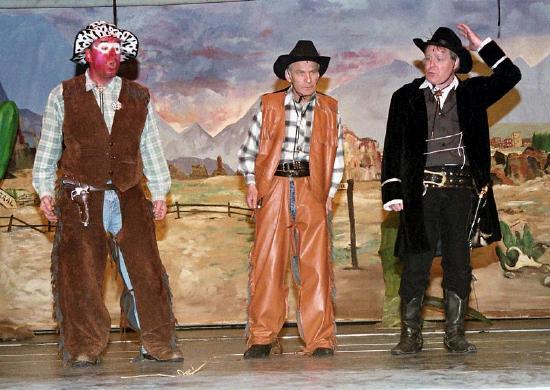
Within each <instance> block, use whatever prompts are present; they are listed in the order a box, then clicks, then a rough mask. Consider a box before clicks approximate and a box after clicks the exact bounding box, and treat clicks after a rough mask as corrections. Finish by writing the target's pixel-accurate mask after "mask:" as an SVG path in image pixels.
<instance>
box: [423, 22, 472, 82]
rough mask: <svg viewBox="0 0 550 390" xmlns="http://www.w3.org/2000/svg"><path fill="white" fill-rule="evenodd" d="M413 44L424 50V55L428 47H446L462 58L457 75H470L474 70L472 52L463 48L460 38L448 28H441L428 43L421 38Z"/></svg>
mask: <svg viewBox="0 0 550 390" xmlns="http://www.w3.org/2000/svg"><path fill="white" fill-rule="evenodd" d="M413 42H414V44H415V45H416V46H418V48H419V49H420V50H422V53H424V52H425V51H426V47H427V46H428V45H434V46H441V47H446V48H447V49H449V50H450V51H452V52H454V53H455V54H456V55H457V56H458V58H460V66H459V68H458V70H457V71H456V73H468V72H469V71H471V70H472V56H471V55H470V52H469V51H468V50H467V49H466V48H465V47H464V46H462V42H461V41H460V38H459V37H458V36H457V35H456V34H455V32H454V31H453V30H451V29H450V28H448V27H439V28H438V29H437V30H436V31H435V33H434V35H433V36H432V38H431V39H430V40H428V41H426V42H424V41H423V40H422V39H420V38H415V39H413Z"/></svg>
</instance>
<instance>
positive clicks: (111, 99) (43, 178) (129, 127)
mask: <svg viewBox="0 0 550 390" xmlns="http://www.w3.org/2000/svg"><path fill="white" fill-rule="evenodd" d="M137 51H138V40H137V38H136V36H135V35H134V34H132V33H131V32H129V31H126V30H122V29H120V28H118V27H117V26H115V25H113V24H110V23H106V22H103V21H97V22H94V23H91V24H90V25H88V26H87V27H86V28H84V29H82V30H81V31H80V32H79V33H78V34H77V36H76V39H75V43H74V52H73V58H72V61H74V62H76V63H79V64H82V65H86V64H87V65H88V69H87V70H86V72H85V73H84V74H82V75H80V76H77V77H74V78H72V79H70V80H67V81H64V82H63V83H61V84H60V85H58V86H57V87H56V88H54V89H53V90H52V92H51V93H50V96H49V98H48V103H47V105H46V108H45V110H44V120H43V126H42V135H41V139H40V143H39V145H38V149H37V153H36V159H35V164H34V167H33V185H34V187H35V189H36V191H37V192H38V194H39V196H40V209H41V210H42V211H43V212H44V215H45V216H46V218H47V219H48V220H49V221H51V222H57V223H58V224H57V230H56V236H55V241H54V246H53V250H52V285H53V290H54V291H53V295H54V309H55V318H56V321H57V323H58V326H59V330H60V342H59V349H60V351H61V353H62V356H63V363H64V364H65V365H71V366H73V367H85V366H91V365H95V364H97V363H99V362H100V358H101V355H102V353H103V352H104V350H105V348H106V347H107V343H108V339H109V331H110V329H111V319H110V318H109V313H108V311H107V308H106V307H105V305H104V303H103V296H102V294H103V279H104V271H105V262H106V259H107V247H108V245H107V243H109V247H110V248H111V255H112V258H113V259H114V260H115V261H116V263H117V265H118V267H119V271H120V274H121V275H122V279H123V281H124V284H125V289H124V293H123V295H122V299H121V305H122V307H123V308H124V311H125V314H126V315H127V317H128V322H129V323H130V326H131V327H132V328H133V329H134V330H136V331H139V332H140V336H141V344H142V346H141V349H140V356H141V357H143V358H145V359H149V360H156V361H163V362H168V361H169V362H181V361H183V357H182V354H181V351H180V350H179V349H178V347H177V345H176V338H175V320H174V316H173V313H172V302H171V293H170V288H169V286H168V276H167V275H166V271H165V269H164V267H163V265H162V262H161V259H160V257H159V252H158V248H157V242H156V237H155V225H154V222H153V220H154V219H155V220H160V219H163V218H164V217H165V216H166V201H165V196H166V193H167V192H168V191H169V189H170V173H169V171H168V167H167V164H166V159H165V158H164V155H163V152H162V146H161V143H160V138H159V134H158V128H157V125H156V120H155V118H154V111H153V107H152V105H151V102H150V96H149V91H148V90H147V89H146V88H145V87H143V86H141V85H139V84H137V83H135V82H133V81H129V80H126V79H123V78H120V77H118V76H117V72H118V70H119V67H120V63H121V62H122V61H125V60H128V59H131V58H135V57H136V56H137ZM57 173H59V178H57ZM144 175H145V176H146V177H147V186H148V188H149V190H150V192H151V197H152V202H150V201H149V200H148V199H147V198H146V197H145V194H144V190H143V188H142V184H141V180H142V178H143V177H144ZM56 184H57V185H56ZM108 237H109V239H108Z"/></svg>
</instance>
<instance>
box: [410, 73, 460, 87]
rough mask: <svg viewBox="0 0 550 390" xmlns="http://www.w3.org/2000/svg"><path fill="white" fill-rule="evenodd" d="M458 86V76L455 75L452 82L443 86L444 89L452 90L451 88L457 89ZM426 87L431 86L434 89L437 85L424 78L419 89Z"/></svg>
mask: <svg viewBox="0 0 550 390" xmlns="http://www.w3.org/2000/svg"><path fill="white" fill-rule="evenodd" d="M456 87H458V78H457V77H456V76H454V77H453V81H452V82H451V84H449V85H448V86H446V87H445V88H443V91H444V90H446V89H448V90H449V91H450V90H451V89H456ZM424 88H430V90H433V89H434V88H435V86H434V85H433V84H432V83H430V82H429V81H428V80H424V82H423V83H422V84H420V87H418V89H424Z"/></svg>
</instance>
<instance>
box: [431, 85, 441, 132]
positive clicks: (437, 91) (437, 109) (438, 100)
mask: <svg viewBox="0 0 550 390" xmlns="http://www.w3.org/2000/svg"><path fill="white" fill-rule="evenodd" d="M432 94H433V96H434V98H435V105H436V107H435V110H434V118H433V121H432V131H431V133H432V135H431V137H430V138H433V137H434V129H435V119H436V118H437V114H441V104H440V103H441V96H442V95H443V91H442V90H441V89H437V88H435V87H434V89H432Z"/></svg>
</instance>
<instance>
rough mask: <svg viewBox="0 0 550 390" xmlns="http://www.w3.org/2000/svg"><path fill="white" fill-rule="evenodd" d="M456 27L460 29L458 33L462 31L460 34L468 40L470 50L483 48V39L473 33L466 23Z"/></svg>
mask: <svg viewBox="0 0 550 390" xmlns="http://www.w3.org/2000/svg"><path fill="white" fill-rule="evenodd" d="M456 27H457V28H458V31H460V34H461V35H462V36H463V37H464V38H466V39H467V40H468V42H469V44H468V49H470V50H473V51H476V50H478V49H479V48H480V47H481V42H482V41H481V38H479V36H478V35H477V34H476V33H475V32H473V31H472V29H471V28H470V26H468V25H467V24H464V23H459V24H457V25H456Z"/></svg>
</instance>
